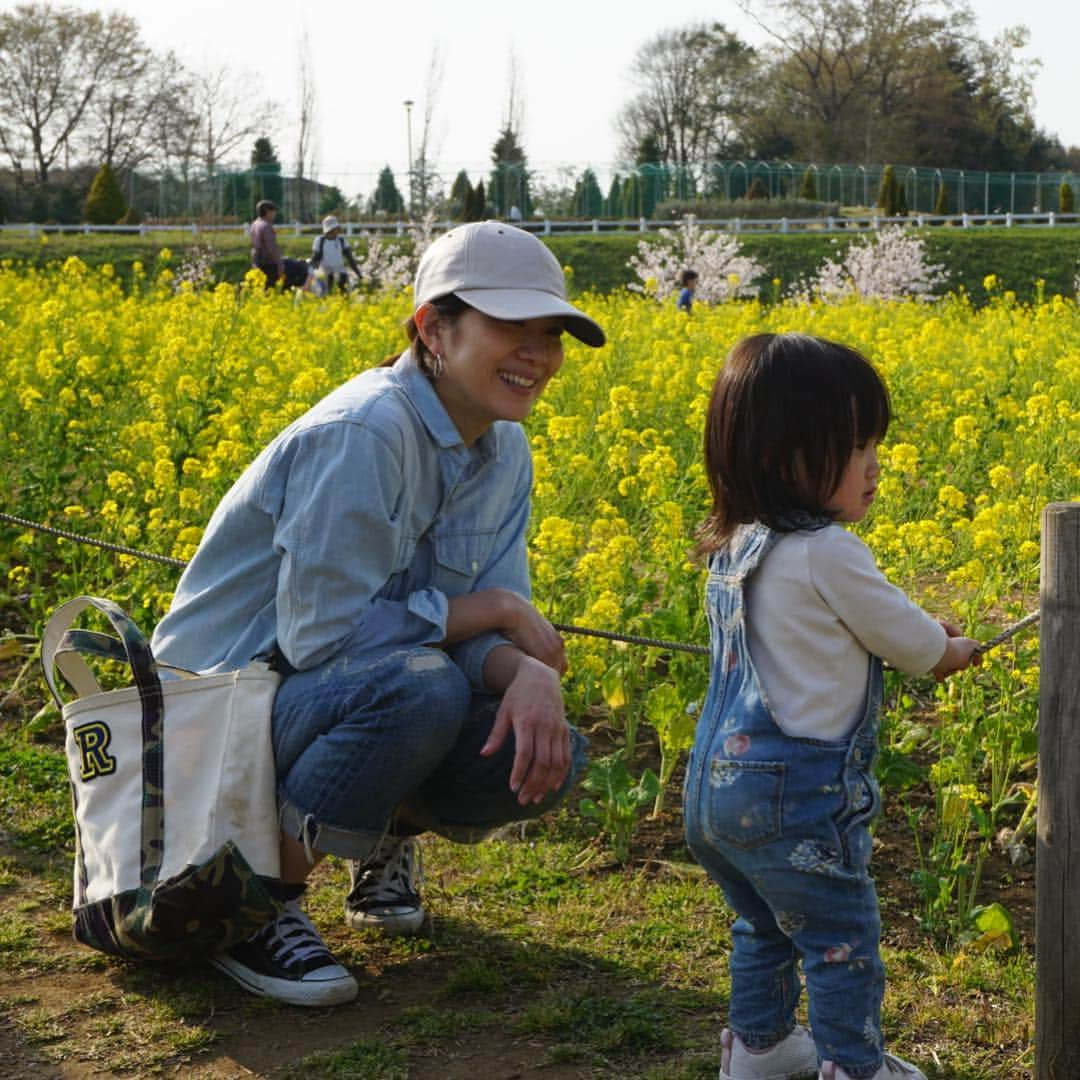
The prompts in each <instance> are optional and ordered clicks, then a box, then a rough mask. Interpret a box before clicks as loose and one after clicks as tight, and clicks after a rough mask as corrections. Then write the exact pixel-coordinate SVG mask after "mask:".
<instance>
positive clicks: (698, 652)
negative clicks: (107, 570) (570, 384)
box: [0, 512, 1039, 656]
mask: <svg viewBox="0 0 1080 1080" xmlns="http://www.w3.org/2000/svg"><path fill="white" fill-rule="evenodd" d="M0 521H6V522H8V524H11V525H18V526H20V527H22V528H26V529H35V530H36V531H38V532H43V533H48V534H49V535H50V536H59V537H62V538H63V539H64V540H72V541H74V542H75V543H78V544H89V545H90V546H91V547H98V548H103V549H104V550H105V551H115V552H118V553H119V554H121V555H132V556H134V557H135V558H137V559H146V560H148V561H150V562H156V563H162V564H163V565H165V566H175V567H178V568H179V569H183V568H184V567H185V566H187V563H186V562H185V561H184V560H183V559H174V558H173V557H172V556H170V555H158V554H157V552H154V551H140V550H139V549H138V548H132V547H125V546H124V545H123V544H111V543H109V542H108V541H107V540H97V539H95V538H94V537H92V536H83V535H82V534H81V533H76V532H71V531H70V530H69V529H57V528H55V527H54V526H52V525H42V524H41V522H38V521H31V520H30V519H29V518H24V517H17V516H16V515H15V514H5V513H3V512H0ZM1038 620H1039V612H1038V611H1033V612H1031V614H1030V615H1025V616H1024V617H1023V618H1022V619H1021V620H1020V621H1019V622H1015V623H1013V624H1012V625H1011V626H1007V627H1005V629H1004V630H1002V631H1001V633H1000V634H998V635H996V636H995V637H992V638H991V639H990V640H989V641H984V642H981V643H980V645H979V647H978V648H977V649H976V650H975V651H976V652H979V653H984V652H988V651H989V650H990V649H996V648H997V647H998V646H999V645H1001V644H1002V643H1004V642H1006V641H1008V640H1009V638H1011V637H1013V636H1015V635H1016V634H1019V633H1020V631H1021V630H1024V629H1026V628H1027V627H1028V626H1030V625H1031V624H1032V623H1035V622H1038ZM551 625H552V626H554V627H555V629H556V630H558V631H559V632H560V633H562V634H578V635H581V636H583V637H595V638H603V639H604V640H605V641H621V642H625V643H626V644H627V645H645V646H648V647H649V648H655V649H666V650H668V651H669V652H685V653H692V654H694V655H695V656H708V655H709V647H708V646H707V645H691V644H689V643H687V642H682V641H665V640H664V639H663V638H652V637H642V636H641V635H639V634H616V633H614V632H612V631H611V630H593V629H591V628H590V627H587V626H574V625H572V624H570V623H552V624H551Z"/></svg>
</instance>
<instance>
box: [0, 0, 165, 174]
mask: <svg viewBox="0 0 1080 1080" xmlns="http://www.w3.org/2000/svg"><path fill="white" fill-rule="evenodd" d="M144 56H145V49H144V48H143V46H142V45H141V44H140V42H139V31H138V26H137V25H136V23H135V21H134V19H132V18H130V17H129V16H127V15H119V14H111V15H107V16H102V15H100V14H98V13H97V12H81V11H78V10H76V9H74V8H52V7H49V6H48V5H46V4H23V5H20V6H19V7H16V8H15V9H14V11H10V12H4V13H3V14H0V71H2V72H3V78H0V151H2V152H3V153H4V154H5V155H6V156H7V158H8V160H9V161H10V163H11V167H12V170H13V172H14V173H15V177H16V180H17V182H19V183H20V184H21V183H23V182H24V176H25V172H24V170H25V168H26V162H27V161H29V164H30V168H31V170H32V174H33V179H34V180H35V181H36V182H37V183H39V184H45V183H47V182H48V179H49V171H50V170H51V169H52V167H53V165H54V164H55V163H56V161H57V159H58V158H59V157H60V155H61V154H64V153H66V152H67V151H68V149H69V144H70V141H71V140H72V138H73V136H74V135H75V132H76V131H77V129H78V128H79V126H80V124H81V123H82V122H83V120H84V117H85V116H86V113H87V109H88V108H89V106H90V103H91V101H92V100H93V99H94V96H95V94H96V93H98V92H99V88H101V87H108V86H111V85H114V84H115V82H116V80H117V79H121V78H123V77H124V75H125V73H127V72H128V71H130V70H132V68H136V67H138V65H139V64H140V63H142V60H143V57H144Z"/></svg>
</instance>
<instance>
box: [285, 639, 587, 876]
mask: <svg viewBox="0 0 1080 1080" xmlns="http://www.w3.org/2000/svg"><path fill="white" fill-rule="evenodd" d="M498 706H499V698H497V697H494V696H492V695H487V694H476V693H474V692H473V690H472V687H471V686H470V684H469V681H468V679H467V678H466V677H465V675H464V673H463V672H462V671H461V669H460V668H459V667H458V666H457V665H456V664H455V663H454V662H453V661H452V660H451V659H450V658H449V657H448V656H447V655H446V653H444V652H442V651H440V650H439V649H432V648H418V649H403V650H399V651H397V652H393V653H390V654H389V655H386V656H384V657H382V658H381V659H378V660H375V661H372V660H370V659H369V658H364V659H357V658H352V657H349V656H348V655H342V656H337V657H335V658H333V659H332V660H328V661H326V663H324V664H322V665H320V666H319V667H316V668H312V669H311V670H308V671H299V672H294V673H293V674H290V675H288V676H286V678H285V679H284V680H283V681H282V683H281V686H280V688H279V689H278V693H277V698H276V699H275V701H274V712H273V738H274V759H275V764H276V768H277V777H278V805H279V813H280V818H281V827H282V829H283V830H284V832H285V833H286V834H287V835H289V836H292V837H295V838H296V839H298V840H304V841H305V842H306V843H307V844H309V845H310V846H311V847H312V848H314V849H315V850H317V851H321V852H324V853H326V854H331V855H338V856H341V857H343V858H349V859H361V860H363V859H366V858H368V857H369V856H370V855H371V854H373V853H374V852H375V851H376V850H377V848H378V846H379V843H380V841H381V840H382V838H383V837H384V836H385V835H386V834H387V833H388V832H392V833H394V834H396V835H411V834H415V833H418V832H423V831H426V830H431V831H433V832H437V833H439V834H440V835H442V836H446V837H448V838H449V839H451V840H457V841H460V842H464V843H468V842H473V841H476V840H480V839H483V837H484V836H486V835H488V833H490V832H491V831H492V830H493V829H496V828H498V827H499V826H500V825H504V824H506V823H508V822H511V821H521V820H524V819H526V818H533V817H538V816H539V815H541V814H543V813H544V812H545V811H547V810H549V809H551V807H553V806H554V805H555V804H556V803H558V802H559V800H560V799H562V797H563V796H564V795H565V794H566V793H567V792H568V791H569V790H570V788H571V787H572V786H573V784H574V782H575V781H576V779H577V777H578V775H579V774H580V772H581V770H582V768H583V767H584V765H585V745H586V740H585V738H584V736H582V735H581V734H580V733H579V732H578V731H576V730H574V729H573V728H571V730H570V734H571V753H572V762H571V769H570V773H569V774H568V776H567V778H566V780H565V781H564V783H563V785H562V787H561V788H560V789H559V790H558V791H554V792H552V793H551V794H550V795H548V796H547V798H545V799H544V800H543V801H542V802H540V803H535V804H530V805H529V806H522V805H520V803H518V801H517V796H516V795H515V794H514V793H513V792H512V791H511V790H510V771H511V768H512V767H513V761H514V737H513V733H512V732H511V734H510V735H508V736H507V739H506V741H505V742H504V743H503V745H502V747H501V748H500V749H499V750H498V751H497V752H496V753H494V754H492V755H490V756H489V757H481V755H480V749H481V747H483V745H484V743H485V742H486V741H487V738H488V735H489V734H490V732H491V728H492V725H493V724H494V722H495V714H496V711H497V709H498Z"/></svg>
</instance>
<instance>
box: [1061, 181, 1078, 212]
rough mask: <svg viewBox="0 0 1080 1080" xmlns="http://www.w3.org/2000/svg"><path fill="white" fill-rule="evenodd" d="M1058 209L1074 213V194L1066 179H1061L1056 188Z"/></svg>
mask: <svg viewBox="0 0 1080 1080" xmlns="http://www.w3.org/2000/svg"><path fill="white" fill-rule="evenodd" d="M1058 210H1059V211H1060V212H1061V213H1063V214H1074V213H1076V195H1075V193H1074V192H1073V188H1072V184H1070V183H1069V181H1068V180H1062V181H1061V187H1060V188H1059V189H1058Z"/></svg>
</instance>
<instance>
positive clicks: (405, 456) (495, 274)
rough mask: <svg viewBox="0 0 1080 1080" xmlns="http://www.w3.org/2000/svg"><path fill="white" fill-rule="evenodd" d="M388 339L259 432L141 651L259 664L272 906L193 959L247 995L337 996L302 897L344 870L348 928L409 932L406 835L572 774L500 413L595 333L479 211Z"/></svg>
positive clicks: (555, 284) (439, 827)
mask: <svg viewBox="0 0 1080 1080" xmlns="http://www.w3.org/2000/svg"><path fill="white" fill-rule="evenodd" d="M413 303H414V310H413V314H412V317H411V318H410V319H409V321H408V323H407V324H406V332H407V336H408V339H409V344H408V347H407V348H406V349H405V350H404V352H402V353H401V354H400V355H399V356H397V357H395V358H392V359H391V360H389V361H387V362H386V363H385V364H383V365H382V366H380V367H374V368H372V369H370V370H367V371H364V372H362V373H361V374H359V375H357V376H355V377H354V378H352V379H350V380H349V381H348V382H346V383H345V384H344V385H342V386H340V387H338V389H336V390H335V391H333V392H332V393H331V394H330V395H329V396H328V397H326V398H324V399H323V400H322V401H321V402H319V403H318V404H317V405H315V406H314V407H313V408H312V409H311V410H309V411H308V412H307V413H306V414H304V415H303V416H301V417H300V418H299V419H298V420H296V421H294V422H293V423H292V424H291V425H290V426H289V427H287V428H286V429H285V430H284V431H283V432H281V433H280V434H279V435H278V436H277V437H276V438H275V439H274V440H273V441H272V442H271V443H270V444H269V445H268V446H267V447H266V448H265V449H264V450H263V451H262V453H260V454H259V456H258V457H257V458H256V460H255V461H254V462H253V463H252V464H251V465H250V466H248V468H247V470H246V471H245V472H244V473H243V475H242V476H241V477H240V478H239V479H238V480H237V481H236V483H235V484H234V485H233V487H232V489H231V490H230V491H229V492H228V493H227V494H226V495H225V497H224V499H223V500H222V502H221V503H220V505H219V506H218V508H217V509H216V510H215V512H214V514H213V516H212V517H211V519H210V522H209V525H208V526H207V529H206V532H205V535H204V536H203V539H202V542H201V543H200V545H199V547H198V550H197V551H196V553H195V556H194V558H193V559H192V561H191V562H190V564H189V565H188V567H187V569H186V570H185V571H184V574H183V576H182V577H181V579H180V583H179V586H178V588H177V590H176V593H175V596H174V599H173V603H172V607H171V609H170V610H169V612H168V614H167V615H166V616H165V618H164V619H163V620H162V622H161V623H160V624H159V625H158V627H157V629H156V631H155V633H154V639H153V649H154V654H155V656H157V657H158V658H159V659H160V660H161V661H163V662H165V663H168V664H173V665H177V666H180V667H185V668H189V669H192V670H198V671H227V670H232V669H234V668H237V667H240V666H242V665H243V664H245V663H247V661H248V660H249V659H250V658H251V657H253V656H256V655H260V654H266V653H271V654H272V655H273V656H274V657H275V662H276V665H277V667H278V668H279V670H280V671H281V672H282V674H283V676H284V677H283V680H282V683H281V686H280V688H279V690H278V693H277V697H276V700H275V703H274V709H273V720H272V725H273V742H274V755H275V767H276V770H277V775H278V798H279V821H280V824H281V829H282V839H281V863H282V881H283V885H282V886H281V887H282V889H283V890H284V893H283V899H286V900H287V904H286V907H285V913H284V914H283V915H282V916H281V917H280V918H278V919H277V920H276V921H275V922H273V923H271V924H269V925H268V926H266V927H265V928H264V929H263V930H260V931H259V932H258V933H257V934H256V935H255V936H254V937H253V938H251V939H249V940H247V941H245V942H242V943H241V944H240V945H237V946H235V947H234V948H232V949H231V950H229V951H228V952H225V953H222V954H219V955H218V956H216V957H214V959H213V961H212V962H213V963H214V965H215V966H216V967H218V968H219V969H220V970H221V971H223V972H225V973H226V974H228V975H230V976H231V977H232V978H234V979H235V980H236V981H237V982H239V983H240V985H242V986H243V987H245V988H246V989H248V990H250V991H252V992H253V993H257V994H263V995H266V996H269V997H273V998H277V999H278V1000H282V1001H286V1002H291V1003H293V1004H297V1005H329V1004H335V1003H337V1002H342V1001H348V1000H351V999H352V998H354V997H355V996H356V993H357V985H356V982H355V980H354V979H353V977H352V975H351V974H350V973H349V972H348V971H347V970H346V969H344V968H343V967H341V966H340V965H339V964H337V963H336V961H335V960H334V958H333V957H332V956H331V954H330V953H329V951H328V950H327V948H326V946H325V944H324V943H323V941H322V938H321V937H320V936H319V934H318V932H317V930H316V929H315V927H314V926H313V925H312V923H311V922H310V920H309V919H308V918H307V916H306V915H305V914H304V913H303V912H302V910H301V909H300V907H299V904H298V900H299V896H300V894H301V893H302V891H303V888H304V882H305V880H306V879H307V877H308V874H309V873H310V871H311V869H312V867H313V866H314V865H315V864H317V863H318V862H319V860H320V859H321V858H322V857H323V856H324V855H327V854H330V855H336V856H338V857H339V858H342V859H345V860H347V861H348V865H349V873H350V891H349V894H348V896H347V898H346V902H345V910H346V920H347V922H348V923H349V925H351V926H353V927H357V928H372V929H376V930H383V931H385V932H389V933H409V932H415V931H416V930H418V929H419V927H420V926H421V925H422V923H423V920H424V909H423V907H422V905H421V901H420V898H419V896H418V894H417V887H416V870H417V866H416V864H417V842H416V840H415V837H416V836H418V835H419V834H420V833H422V832H425V831H429V830H430V831H433V832H436V833H438V834H440V835H442V836H445V837H449V838H450V839H453V840H457V841H463V842H470V841H475V840H478V839H480V838H482V837H483V836H485V835H487V834H488V833H490V832H491V831H492V830H493V829H495V828H497V827H499V826H501V825H503V824H506V823H508V822H511V821H518V820H522V819H525V818H530V817H535V816H537V815H539V814H542V813H544V812H545V811H546V810H548V809H549V808H550V807H552V806H554V805H555V804H556V803H557V802H558V801H559V800H560V799H562V798H563V797H564V796H565V795H566V793H567V791H568V790H569V789H570V787H571V786H572V785H573V783H574V782H575V780H576V778H577V776H578V775H579V773H580V771H581V769H582V768H583V766H584V763H585V753H584V746H585V739H584V738H583V737H582V736H581V735H580V734H579V733H578V732H577V731H576V730H575V729H574V728H573V727H571V726H570V725H569V724H568V723H567V721H566V717H565V714H564V710H563V699H562V693H561V689H560V676H561V675H562V674H563V672H564V671H565V668H566V659H565V655H564V651H563V644H562V640H561V639H560V637H559V635H558V633H557V632H556V631H555V629H554V628H553V627H552V626H551V624H550V623H549V622H548V621H547V619H545V618H544V617H543V615H541V614H540V612H539V611H538V610H537V608H536V607H535V606H534V605H533V603H532V601H531V598H530V586H529V573H528V558H527V552H526V544H525V536H526V525H527V523H528V518H529V499H530V489H531V486H532V466H531V459H530V454H529V441H528V438H527V436H526V434H525V432H524V430H523V429H522V427H521V422H522V421H523V420H525V419H526V417H527V416H528V415H529V412H530V410H531V409H532V407H533V404H534V403H535V402H536V400H537V399H538V398H539V397H540V395H541V394H542V393H543V392H544V389H545V387H546V386H547V384H548V382H549V381H550V380H551V379H552V378H553V377H554V376H555V375H556V374H557V373H558V371H559V368H560V367H561V365H562V361H563V335H564V333H568V334H570V335H572V336H573V337H575V338H577V339H578V340H579V341H581V342H583V343H585V344H586V345H590V346H594V347H596V346H600V345H603V344H604V332H603V330H602V329H601V328H600V327H599V326H598V325H597V323H595V322H594V321H593V320H592V319H591V318H589V316H587V315H586V314H584V313H583V312H582V311H580V310H578V309H577V308H576V307H574V306H572V305H571V304H570V303H569V302H568V300H567V296H566V285H565V280H564V277H563V272H562V269H561V267H560V266H559V263H558V261H557V260H556V258H555V257H554V255H552V254H551V252H550V251H549V250H548V249H547V248H546V247H545V246H544V245H543V243H542V242H541V241H540V240H538V239H537V238H536V237H534V236H533V235H531V234H530V233H527V232H524V231H523V230H521V229H518V228H515V227H513V226H511V225H506V224H503V223H501V222H474V223H471V224H467V225H460V226H456V227H455V228H453V229H451V230H450V231H449V232H447V233H445V234H444V235H442V236H441V237H439V238H438V239H437V240H435V241H434V242H433V243H432V244H431V246H430V247H429V248H428V250H427V251H426V252H425V253H424V255H423V257H422V259H421V261H420V266H419V269H418V271H417V275H416V280H415V285H414V292H413Z"/></svg>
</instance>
